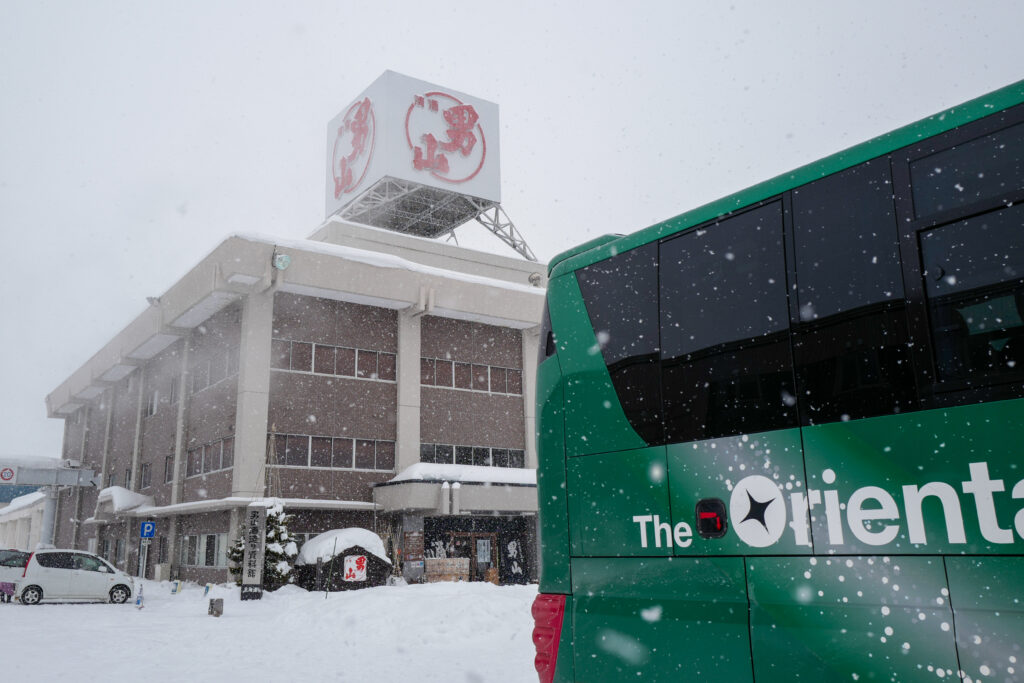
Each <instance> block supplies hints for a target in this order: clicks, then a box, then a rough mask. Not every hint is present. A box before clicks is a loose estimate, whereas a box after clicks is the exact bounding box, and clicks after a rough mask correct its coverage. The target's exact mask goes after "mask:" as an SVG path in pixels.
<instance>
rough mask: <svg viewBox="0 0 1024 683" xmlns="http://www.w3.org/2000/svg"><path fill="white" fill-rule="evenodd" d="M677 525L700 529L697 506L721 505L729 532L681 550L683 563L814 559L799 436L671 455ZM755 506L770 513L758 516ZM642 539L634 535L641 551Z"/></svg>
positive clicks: (779, 434)
mask: <svg viewBox="0 0 1024 683" xmlns="http://www.w3.org/2000/svg"><path fill="white" fill-rule="evenodd" d="M667 448H668V478H669V486H670V487H671V489H672V496H671V501H672V512H673V514H674V516H675V518H674V522H675V523H677V524H678V523H679V522H687V523H689V524H691V525H694V524H696V521H697V514H696V511H695V505H696V504H697V501H699V500H702V499H708V498H718V499H721V500H722V501H723V502H724V504H725V508H726V510H727V511H728V512H729V514H728V528H727V530H726V534H725V536H723V537H721V538H703V537H701V535H700V534H699V533H698V532H697V529H693V535H692V537H691V538H692V541H693V542H692V543H689V544H685V545H676V546H675V554H676V555H762V554H765V555H809V554H810V553H811V543H810V535H809V533H808V529H809V527H808V512H807V505H806V500H807V498H806V491H805V488H806V487H805V485H804V464H803V458H802V455H801V452H800V430H799V429H782V430H778V431H775V432H765V433H761V434H750V435H746V434H745V435H742V436H730V437H723V438H719V439H709V440H707V441H698V442H695V443H689V444H671V445H669V446H668V447H667ZM751 498H753V499H756V501H757V502H758V503H761V504H763V505H765V507H764V508H763V510H762V512H763V515H756V514H754V512H756V511H758V508H757V507H756V506H753V507H752V505H751ZM637 540H638V535H637V534H636V533H634V547H636V545H637V543H636V541H637Z"/></svg>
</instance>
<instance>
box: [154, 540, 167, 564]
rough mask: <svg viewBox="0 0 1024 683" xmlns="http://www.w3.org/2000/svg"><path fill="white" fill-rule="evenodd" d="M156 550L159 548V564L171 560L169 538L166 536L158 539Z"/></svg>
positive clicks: (157, 554) (157, 557)
mask: <svg viewBox="0 0 1024 683" xmlns="http://www.w3.org/2000/svg"><path fill="white" fill-rule="evenodd" d="M156 548H157V550H156V561H157V564H164V563H165V562H167V560H168V558H169V553H168V547H167V537H166V536H160V537H159V538H157V540H156Z"/></svg>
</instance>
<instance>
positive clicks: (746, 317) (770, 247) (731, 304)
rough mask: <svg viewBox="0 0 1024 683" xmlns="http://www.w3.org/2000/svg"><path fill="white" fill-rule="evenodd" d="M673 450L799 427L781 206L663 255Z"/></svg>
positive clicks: (697, 233) (723, 225)
mask: <svg viewBox="0 0 1024 683" xmlns="http://www.w3.org/2000/svg"><path fill="white" fill-rule="evenodd" d="M660 262H661V344H662V391H663V394H664V406H665V432H666V433H665V437H666V439H667V441H669V442H681V441H693V440H697V439H708V438H713V437H718V436H726V435H729V434H739V433H744V432H757V431H766V430H770V429H780V428H783V427H791V426H794V425H795V424H796V408H795V404H796V399H795V393H794V389H793V376H792V364H791V356H790V348H789V314H788V304H787V299H786V269H785V260H784V256H783V242H782V208H781V204H780V203H778V202H776V203H773V204H769V205H767V206H763V207H761V208H758V209H755V210H753V211H748V212H747V213H744V214H740V215H738V216H735V217H732V218H727V219H725V220H723V221H721V222H720V223H718V224H716V225H711V226H708V227H706V228H703V229H698V230H692V231H690V232H687V233H685V234H683V235H680V236H678V237H674V238H671V239H669V240H667V241H665V242H663V243H662V245H661V255H660Z"/></svg>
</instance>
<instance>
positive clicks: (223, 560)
mask: <svg viewBox="0 0 1024 683" xmlns="http://www.w3.org/2000/svg"><path fill="white" fill-rule="evenodd" d="M227 541H228V535H227V534H199V535H190V536H185V537H184V538H183V539H182V544H181V553H180V555H179V558H180V564H181V565H182V566H186V567H226V566H228V555H227V545H228V543H227Z"/></svg>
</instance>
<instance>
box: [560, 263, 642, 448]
mask: <svg viewBox="0 0 1024 683" xmlns="http://www.w3.org/2000/svg"><path fill="white" fill-rule="evenodd" d="M576 279H577V281H578V282H579V285H580V291H581V292H582V294H583V301H584V303H585V304H586V306H587V313H588V314H589V316H590V322H591V325H593V327H594V334H595V336H596V337H597V343H598V344H599V345H600V347H601V354H602V355H603V356H604V362H605V365H607V366H608V373H609V374H610V375H611V378H612V384H613V385H614V386H615V392H616V393H617V394H618V397H619V403H620V404H621V405H622V409H623V411H624V412H625V414H626V417H627V418H628V419H629V422H630V424H631V425H633V428H634V429H635V430H636V432H637V434H639V435H640V437H641V438H643V439H644V440H645V441H647V442H648V443H659V442H661V439H662V432H661V390H660V387H659V384H658V382H659V377H658V374H659V371H658V245H657V244H648V245H645V246H643V247H640V248H638V249H633V250H631V251H627V252H625V253H622V254H619V255H617V256H613V257H612V258H610V259H605V260H604V261H599V262H598V263H595V264H593V265H590V266H587V267H586V268H582V269H580V270H578V271H576Z"/></svg>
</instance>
